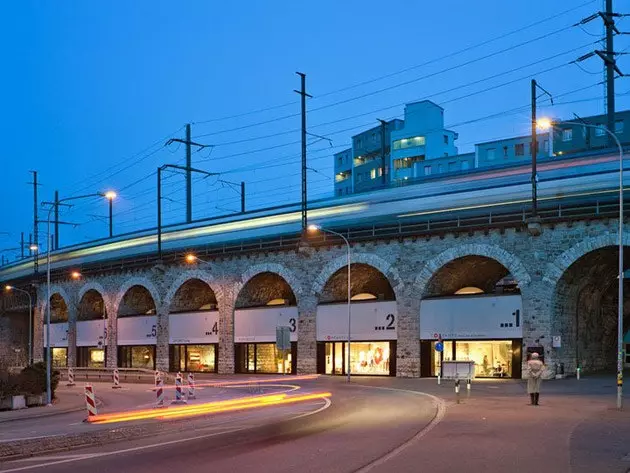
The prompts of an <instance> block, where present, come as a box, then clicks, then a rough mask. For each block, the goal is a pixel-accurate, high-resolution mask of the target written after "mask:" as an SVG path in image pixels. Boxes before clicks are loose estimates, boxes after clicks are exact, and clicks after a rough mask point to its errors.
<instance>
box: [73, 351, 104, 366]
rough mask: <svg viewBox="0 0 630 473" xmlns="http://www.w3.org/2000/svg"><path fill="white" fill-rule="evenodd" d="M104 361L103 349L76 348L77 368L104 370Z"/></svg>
mask: <svg viewBox="0 0 630 473" xmlns="http://www.w3.org/2000/svg"><path fill="white" fill-rule="evenodd" d="M106 360H107V352H106V349H105V348H98V347H77V366H78V367H80V368H105V365H106Z"/></svg>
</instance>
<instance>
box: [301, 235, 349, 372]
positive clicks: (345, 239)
mask: <svg viewBox="0 0 630 473" xmlns="http://www.w3.org/2000/svg"><path fill="white" fill-rule="evenodd" d="M307 230H308V231H309V232H313V233H315V232H319V231H322V232H325V233H330V234H332V235H336V236H338V237H340V238H341V239H343V241H344V242H345V243H346V247H347V248H348V356H347V362H346V369H347V370H348V373H347V375H348V382H350V371H351V370H350V338H351V337H350V329H351V327H352V306H351V300H350V299H351V285H350V263H351V257H350V242H349V241H348V239H347V238H346V237H345V236H343V235H342V234H341V233H337V232H335V231H333V230H328V229H327V228H323V227H322V226H321V225H314V224H310V225H309V226H308V227H307Z"/></svg>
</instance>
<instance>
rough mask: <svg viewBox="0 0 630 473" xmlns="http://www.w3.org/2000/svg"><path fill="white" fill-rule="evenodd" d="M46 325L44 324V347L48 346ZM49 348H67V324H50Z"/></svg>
mask: <svg viewBox="0 0 630 473" xmlns="http://www.w3.org/2000/svg"><path fill="white" fill-rule="evenodd" d="M47 330H48V329H47V327H46V324H44V346H45V347H47V346H48V337H46V332H47ZM50 346H51V347H67V346H68V322H64V323H56V324H50Z"/></svg>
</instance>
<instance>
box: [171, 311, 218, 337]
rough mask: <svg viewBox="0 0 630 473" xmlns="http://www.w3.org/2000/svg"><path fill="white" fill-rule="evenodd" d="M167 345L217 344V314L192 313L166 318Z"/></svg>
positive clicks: (214, 312) (212, 312) (172, 315)
mask: <svg viewBox="0 0 630 473" xmlns="http://www.w3.org/2000/svg"><path fill="white" fill-rule="evenodd" d="M168 335H169V338H168V343H170V344H174V345H176V344H180V343H200V344H205V343H219V312H218V311H216V310H214V311H211V312H193V313H189V314H170V315H169V316H168Z"/></svg>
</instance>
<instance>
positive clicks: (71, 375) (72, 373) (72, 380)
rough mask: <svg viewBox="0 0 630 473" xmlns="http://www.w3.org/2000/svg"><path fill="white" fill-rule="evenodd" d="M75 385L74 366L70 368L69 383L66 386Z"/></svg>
mask: <svg viewBox="0 0 630 473" xmlns="http://www.w3.org/2000/svg"><path fill="white" fill-rule="evenodd" d="M74 385H75V384H74V370H73V369H72V368H68V384H66V386H74Z"/></svg>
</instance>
